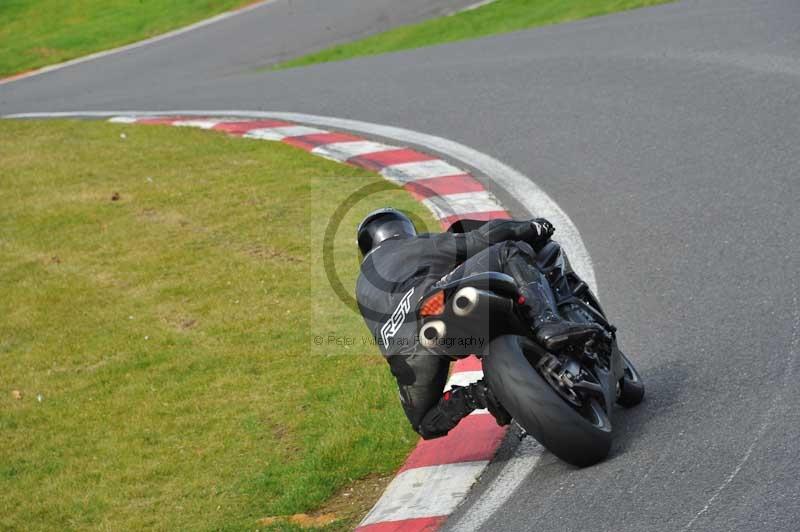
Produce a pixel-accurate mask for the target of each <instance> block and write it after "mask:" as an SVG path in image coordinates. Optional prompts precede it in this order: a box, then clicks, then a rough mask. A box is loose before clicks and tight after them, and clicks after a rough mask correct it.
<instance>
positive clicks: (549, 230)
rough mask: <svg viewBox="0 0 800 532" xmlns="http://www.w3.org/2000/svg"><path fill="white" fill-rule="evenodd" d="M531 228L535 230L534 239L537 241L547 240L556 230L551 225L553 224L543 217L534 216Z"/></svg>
mask: <svg viewBox="0 0 800 532" xmlns="http://www.w3.org/2000/svg"><path fill="white" fill-rule="evenodd" d="M531 229H533V230H534V231H535V232H536V235H537V236H536V239H535V240H536V241H537V242H545V241H547V240H549V239H550V237H551V236H553V233H554V232H555V230H556V228H555V227H553V224H551V223H550V222H549V221H548V220H545V219H544V218H536V219H534V220H531Z"/></svg>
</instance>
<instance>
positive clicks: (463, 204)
mask: <svg viewBox="0 0 800 532" xmlns="http://www.w3.org/2000/svg"><path fill="white" fill-rule="evenodd" d="M422 203H423V204H424V205H425V206H426V207H428V209H429V210H431V211H432V212H433V215H434V216H436V218H438V219H439V220H441V219H443V218H448V217H451V216H454V215H464V214H469V213H472V212H493V211H501V210H503V208H502V207H501V206H500V205H498V204H497V201H496V200H495V199H494V195H493V194H492V193H491V192H489V191H488V190H482V191H479V192H461V193H458V194H448V195H447V196H431V197H429V198H425V199H424V200H422Z"/></svg>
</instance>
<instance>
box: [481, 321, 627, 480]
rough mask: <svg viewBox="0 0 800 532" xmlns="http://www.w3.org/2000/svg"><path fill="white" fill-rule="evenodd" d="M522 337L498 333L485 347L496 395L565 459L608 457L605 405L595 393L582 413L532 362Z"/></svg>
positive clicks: (582, 462)
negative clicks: (562, 395)
mask: <svg viewBox="0 0 800 532" xmlns="http://www.w3.org/2000/svg"><path fill="white" fill-rule="evenodd" d="M520 340H521V337H519V336H514V335H504V336H499V337H497V338H495V339H494V340H492V341H491V342H490V343H489V346H488V349H487V350H486V351H485V354H484V357H483V371H484V378H485V379H486V382H487V383H488V385H489V387H490V388H491V389H492V391H493V392H494V394H495V396H496V397H497V398H498V399H499V401H500V403H501V404H502V405H503V406H504V407H505V408H506V409H507V410H508V412H509V413H510V414H511V415H512V417H513V418H514V419H515V420H516V421H517V423H519V425H521V426H522V428H524V429H525V430H526V431H527V432H528V434H530V435H531V436H533V437H534V438H536V440H537V441H539V443H541V444H542V445H544V446H545V447H546V448H547V449H548V450H550V451H551V452H552V453H553V454H555V455H556V456H557V457H559V458H560V459H562V460H564V461H565V462H568V463H570V464H572V465H575V466H577V467H587V466H590V465H593V464H596V463H598V462H600V461H602V460H603V459H605V458H606V456H608V453H609V450H610V449H611V440H612V427H611V422H610V420H609V418H608V416H607V415H606V413H605V411H604V410H603V409H602V407H601V406H600V404H599V403H598V402H597V401H595V400H594V399H592V400H591V402H590V403H589V404H587V405H586V408H587V409H588V412H584V413H583V414H582V413H581V412H579V411H578V410H577V409H576V407H575V406H574V405H571V404H570V403H568V402H567V400H566V399H564V398H562V397H561V396H560V395H559V394H558V393H557V392H556V391H555V390H554V389H553V388H552V387H551V386H550V384H548V382H547V381H545V380H544V378H543V377H542V376H541V375H540V374H539V372H537V371H536V369H535V368H534V367H533V366H532V365H531V364H530V362H528V359H527V358H526V357H525V353H524V351H523V348H522V345H521V343H520ZM584 415H587V417H589V418H592V419H593V420H594V422H590V421H589V419H587V417H584Z"/></svg>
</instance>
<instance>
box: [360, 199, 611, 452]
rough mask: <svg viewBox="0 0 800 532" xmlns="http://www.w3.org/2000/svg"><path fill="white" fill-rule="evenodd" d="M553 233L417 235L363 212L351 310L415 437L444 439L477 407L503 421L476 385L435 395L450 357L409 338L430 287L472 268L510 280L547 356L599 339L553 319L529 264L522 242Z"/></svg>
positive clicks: (528, 229) (519, 225) (583, 327)
mask: <svg viewBox="0 0 800 532" xmlns="http://www.w3.org/2000/svg"><path fill="white" fill-rule="evenodd" d="M553 231H554V228H553V225H552V224H551V223H550V222H548V221H547V220H545V219H544V218H537V219H534V220H527V221H514V220H492V221H489V222H487V223H485V224H483V225H482V226H481V227H480V228H478V229H475V230H473V231H469V232H466V233H450V232H446V233H431V234H417V230H416V228H415V227H414V224H413V223H412V222H411V219H410V218H408V216H406V215H405V214H403V213H402V212H400V211H398V210H396V209H391V208H386V209H379V210H376V211H373V212H371V213H370V214H368V215H367V217H366V218H364V220H363V221H362V222H361V224H359V226H358V246H359V248H360V250H361V253H362V256H363V260H362V263H361V272H360V275H359V277H358V281H357V283H356V298H357V299H358V305H359V310H360V311H361V315H362V316H363V317H364V321H365V322H366V324H367V327H369V330H370V332H371V333H372V335H373V336H374V338H375V340H376V342H377V343H378V345H379V346H380V349H381V352H382V354H383V355H384V356H385V357H386V359H387V361H388V362H389V366H390V368H391V371H392V374H393V375H394V376H395V378H396V379H397V385H398V387H399V388H400V400H401V402H402V404H403V410H404V411H405V413H406V416H407V417H408V419H409V421H410V422H411V425H412V426H413V427H414V430H415V431H417V432H418V433H419V434H420V435H421V436H422V437H423V438H425V439H430V438H438V437H440V436H444V435H445V434H447V433H448V432H449V431H450V429H452V428H453V427H455V426H456V425H457V424H458V422H459V421H460V420H461V419H462V418H464V417H465V416H467V415H468V414H469V413H470V412H472V411H473V410H475V409H479V408H487V409H488V410H489V412H490V413H491V414H492V415H494V417H495V419H496V420H497V423H498V424H499V425H506V424H508V423H509V422H510V421H511V418H510V416H509V414H508V412H506V410H505V409H504V408H503V407H502V405H500V403H499V402H498V401H497V399H496V398H495V397H494V396H493V394H492V392H491V390H490V389H489V388H488V387H487V386H486V384H485V383H484V381H483V380H479V381H478V382H475V383H472V384H470V385H468V386H463V387H460V386H454V387H453V388H452V390H450V391H449V392H446V393H444V394H443V393H442V391H443V390H444V387H445V384H446V381H447V373H448V370H449V366H450V359H449V358H447V357H444V356H441V355H436V354H433V353H432V352H430V351H428V350H427V349H426V348H424V347H423V346H422V345H421V344H419V343H418V342H417V339H416V336H417V323H416V316H415V314H414V309H416V308H417V306H418V303H419V301H420V300H421V298H422V297H423V295H425V294H426V293H427V292H428V290H429V289H430V288H431V287H432V286H434V285H435V284H436V283H443V282H447V281H452V280H453V279H458V278H461V277H464V276H468V275H473V274H476V273H481V272H492V271H493V272H503V273H506V274H508V275H510V276H511V277H513V278H514V280H515V281H516V282H517V284H518V285H519V286H520V287H521V289H520V291H521V295H522V296H523V297H524V304H523V309H524V311H525V313H526V314H527V318H528V320H529V323H530V325H531V328H532V332H533V334H534V337H535V338H536V339H537V341H538V342H539V343H540V344H541V345H542V346H544V347H545V348H546V349H548V350H549V351H560V350H562V349H564V348H566V347H568V346H581V345H583V344H585V343H586V342H588V341H590V340H593V339H594V338H595V337H596V335H597V334H598V333H600V331H601V328H600V326H598V325H596V324H589V323H576V322H570V321H565V320H563V319H561V318H560V317H559V315H558V312H557V310H556V308H555V306H554V303H553V302H552V300H551V297H550V296H549V294H550V285H549V284H548V282H547V279H546V278H545V276H544V274H543V273H542V272H541V271H539V270H538V269H537V268H536V266H535V261H534V257H535V255H536V253H535V251H534V250H533V248H532V247H531V246H532V245H533V246H539V245H541V244H543V243H544V242H546V241H547V240H548V239H549V238H550V236H551V235H552V234H553ZM520 301H522V299H520ZM409 313H411V316H410V317H409V316H408V314H409Z"/></svg>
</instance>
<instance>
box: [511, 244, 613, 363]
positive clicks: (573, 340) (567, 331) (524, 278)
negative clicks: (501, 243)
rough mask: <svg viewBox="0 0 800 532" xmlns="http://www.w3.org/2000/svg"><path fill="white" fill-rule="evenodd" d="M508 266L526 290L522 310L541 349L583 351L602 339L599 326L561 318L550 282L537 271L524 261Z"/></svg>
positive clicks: (521, 300) (521, 290)
mask: <svg viewBox="0 0 800 532" xmlns="http://www.w3.org/2000/svg"><path fill="white" fill-rule="evenodd" d="M508 266H509V271H510V273H511V276H512V277H514V280H516V281H517V283H518V284H519V285H520V286H521V287H522V288H521V289H520V292H521V294H522V298H521V299H520V306H521V308H522V310H523V312H524V313H525V314H526V315H527V318H528V320H529V323H530V324H531V328H532V329H533V334H534V336H535V338H536V341H537V342H539V345H541V346H542V347H544V348H545V349H547V350H548V351H552V352H560V351H563V350H564V349H566V348H568V347H577V348H579V347H582V346H583V345H585V344H586V343H587V342H589V341H592V340H594V339H595V338H597V337H598V336H600V335H602V333H603V328H602V327H601V326H600V325H598V324H596V323H578V322H574V321H567V320H564V319H562V318H561V317H560V316H559V315H558V310H557V309H556V307H555V304H554V303H553V296H552V293H551V291H550V285H549V284H548V282H547V278H546V277H545V276H544V274H543V273H542V272H540V271H539V270H538V269H537V268H536V267H534V266H532V265H531V264H530V263H528V262H527V261H525V260H524V259H522V257H514V260H510V261H509V263H508Z"/></svg>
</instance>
